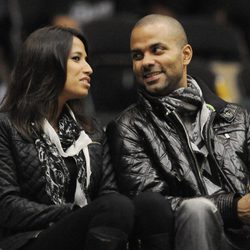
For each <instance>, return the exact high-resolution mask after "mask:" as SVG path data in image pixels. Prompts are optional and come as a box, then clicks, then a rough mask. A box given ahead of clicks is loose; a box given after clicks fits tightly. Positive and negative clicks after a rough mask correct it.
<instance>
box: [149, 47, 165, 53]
mask: <svg viewBox="0 0 250 250" xmlns="http://www.w3.org/2000/svg"><path fill="white" fill-rule="evenodd" d="M163 50H164V49H163V48H162V47H154V48H152V51H153V53H154V54H160V53H162V52H163Z"/></svg>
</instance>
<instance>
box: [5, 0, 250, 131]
mask: <svg viewBox="0 0 250 250" xmlns="http://www.w3.org/2000/svg"><path fill="white" fill-rule="evenodd" d="M151 13H160V14H165V15H169V16H173V17H175V18H177V19H178V20H179V21H180V22H181V23H182V24H183V26H184V28H185V30H186V32H187V36H188V39H189V43H190V44H191V45H192V47H193V50H194V56H193V60H192V62H191V64H190V66H189V68H188V71H189V72H188V73H189V74H190V75H192V76H194V77H198V78H201V79H202V80H203V81H204V82H205V83H206V84H207V85H208V86H209V87H210V89H211V90H212V91H214V92H215V93H216V94H217V95H218V96H220V97H221V98H223V99H224V100H227V101H229V102H235V103H238V104H240V105H243V106H244V107H246V108H247V109H248V110H250V56H249V54H250V53H249V52H250V0H237V1H235V0H210V1H205V0H200V1H195V0H81V1H79V0H71V1H69V0H0V99H2V97H3V95H4V93H5V89H6V86H7V85H8V82H9V79H10V73H11V70H12V67H13V65H14V62H15V59H16V56H17V54H18V51H19V49H20V45H21V43H22V42H23V41H24V39H25V38H26V37H27V36H28V35H29V34H30V33H31V32H32V31H34V30H35V29H37V28H40V27H42V26H45V25H50V24H59V25H66V26H72V27H76V28H78V29H80V30H82V31H83V33H84V34H85V36H86V38H87V40H88V42H89V46H90V54H89V59H90V64H91V66H92V67H93V70H94V74H93V76H92V86H91V92H90V95H89V96H88V98H87V100H86V111H87V113H88V114H89V115H97V116H98V117H99V119H100V120H101V122H102V123H103V125H104V127H105V125H106V124H107V123H108V122H109V121H110V120H111V119H113V118H114V117H115V116H116V115H117V114H118V113H119V112H121V111H122V110H123V109H125V108H126V107H127V106H128V105H130V104H131V103H133V102H135V100H136V95H137V93H136V82H135V79H134V76H133V72H132V67H131V58H130V51H129V39H130V31H131V28H132V27H133V25H134V24H135V22H136V21H137V20H138V19H139V18H141V17H142V16H144V15H146V14H151Z"/></svg>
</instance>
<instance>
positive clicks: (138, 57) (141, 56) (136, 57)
mask: <svg viewBox="0 0 250 250" xmlns="http://www.w3.org/2000/svg"><path fill="white" fill-rule="evenodd" d="M131 56H132V59H133V60H141V59H142V58H143V55H142V54H140V53H132V55H131Z"/></svg>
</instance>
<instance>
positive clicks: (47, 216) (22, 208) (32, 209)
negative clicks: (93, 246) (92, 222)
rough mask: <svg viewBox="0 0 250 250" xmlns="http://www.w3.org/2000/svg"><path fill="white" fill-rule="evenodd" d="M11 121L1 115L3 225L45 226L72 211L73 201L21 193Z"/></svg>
mask: <svg viewBox="0 0 250 250" xmlns="http://www.w3.org/2000/svg"><path fill="white" fill-rule="evenodd" d="M12 130H13V129H12V128H11V125H10V122H9V121H8V120H7V118H6V117H4V118H3V117H2V115H1V116H0V215H1V216H0V227H1V228H6V229H10V230H14V231H24V230H25V231H29V230H35V229H43V228H45V227H47V226H48V225H49V224H50V223H53V222H55V221H57V220H59V219H60V218H62V217H63V216H65V215H67V214H69V213H70V212H71V206H72V205H70V204H66V205H61V206H59V205H45V204H39V203H37V202H33V201H30V200H29V199H27V198H26V197H25V194H21V190H20V186H19V179H18V174H17V169H18V166H16V165H15V163H14V160H13V150H12V147H13V146H11V136H12V135H11V131H12Z"/></svg>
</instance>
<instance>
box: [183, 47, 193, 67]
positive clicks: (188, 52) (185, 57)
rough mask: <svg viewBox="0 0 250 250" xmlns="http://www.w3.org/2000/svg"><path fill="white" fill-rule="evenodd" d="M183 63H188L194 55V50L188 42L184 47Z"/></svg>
mask: <svg viewBox="0 0 250 250" xmlns="http://www.w3.org/2000/svg"><path fill="white" fill-rule="evenodd" d="M182 53H183V65H188V64H189V63H190V61H191V59H192V56H193V50H192V47H191V45H190V44H186V45H184V47H183V52H182Z"/></svg>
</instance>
